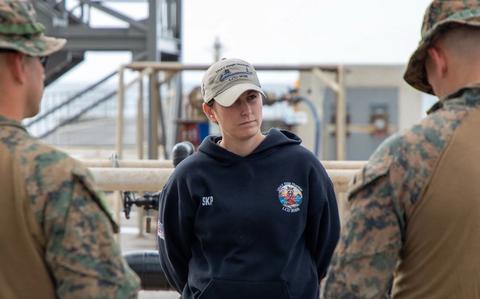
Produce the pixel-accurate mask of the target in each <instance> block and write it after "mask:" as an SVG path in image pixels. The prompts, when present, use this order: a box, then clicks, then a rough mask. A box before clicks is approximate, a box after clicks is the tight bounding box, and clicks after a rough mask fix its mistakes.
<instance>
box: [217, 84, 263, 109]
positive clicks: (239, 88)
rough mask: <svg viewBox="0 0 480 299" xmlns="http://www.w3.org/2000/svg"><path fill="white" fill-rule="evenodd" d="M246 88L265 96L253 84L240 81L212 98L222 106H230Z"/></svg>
mask: <svg viewBox="0 0 480 299" xmlns="http://www.w3.org/2000/svg"><path fill="white" fill-rule="evenodd" d="M247 90H255V91H258V92H259V93H261V94H263V96H265V93H264V92H263V90H262V89H261V88H260V87H258V86H257V85H255V84H252V83H241V84H237V85H234V86H232V87H230V88H229V89H227V90H225V91H224V92H222V93H220V94H219V95H217V96H216V97H215V98H214V99H215V102H217V103H218V104H220V105H222V106H223V107H230V106H232V104H233V103H235V101H236V100H237V99H238V97H239V96H241V95H242V93H244V92H245V91H247Z"/></svg>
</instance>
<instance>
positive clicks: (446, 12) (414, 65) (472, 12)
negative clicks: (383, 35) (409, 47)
mask: <svg viewBox="0 0 480 299" xmlns="http://www.w3.org/2000/svg"><path fill="white" fill-rule="evenodd" d="M452 26H470V27H480V0H468V1H464V0H434V1H433V2H432V3H431V4H430V6H429V7H428V8H427V11H426V12H425V17H424V19H423V25H422V40H421V41H420V43H419V45H418V48H417V49H416V50H415V52H414V53H413V54H412V56H411V57H410V61H409V62H408V66H407V70H406V72H405V75H404V77H403V78H404V79H405V81H406V82H407V83H408V84H410V85H411V86H413V87H414V88H416V89H418V90H420V91H423V92H426V93H430V94H433V90H432V87H431V86H430V84H429V83H428V80H427V72H426V70H425V60H426V58H427V49H428V48H429V47H430V46H431V45H432V43H433V42H434V41H435V40H436V39H437V38H438V37H439V36H440V35H441V34H442V33H444V32H445V30H448V29H449V28H451V27H452Z"/></svg>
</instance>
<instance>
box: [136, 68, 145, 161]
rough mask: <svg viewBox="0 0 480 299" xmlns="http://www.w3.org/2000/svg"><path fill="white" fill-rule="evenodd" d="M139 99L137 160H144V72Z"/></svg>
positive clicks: (141, 77)
mask: <svg viewBox="0 0 480 299" xmlns="http://www.w3.org/2000/svg"><path fill="white" fill-rule="evenodd" d="M139 76H140V77H139V79H140V80H139V81H138V87H139V88H138V98H137V158H138V159H140V160H142V159H143V134H144V129H143V119H144V118H143V72H140V73H139Z"/></svg>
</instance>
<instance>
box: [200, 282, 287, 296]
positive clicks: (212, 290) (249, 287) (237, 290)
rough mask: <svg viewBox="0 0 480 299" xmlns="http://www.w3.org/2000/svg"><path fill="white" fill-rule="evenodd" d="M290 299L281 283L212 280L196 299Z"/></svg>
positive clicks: (285, 287) (283, 283)
mask: <svg viewBox="0 0 480 299" xmlns="http://www.w3.org/2000/svg"><path fill="white" fill-rule="evenodd" d="M226 298H228V299H246V298H248V299H267V298H276V299H291V297H290V295H289V293H288V288H287V285H286V284H285V282H283V281H239V280H225V279H213V280H212V281H211V282H210V283H209V284H208V285H207V287H206V288H205V290H203V292H202V294H200V297H198V299H226Z"/></svg>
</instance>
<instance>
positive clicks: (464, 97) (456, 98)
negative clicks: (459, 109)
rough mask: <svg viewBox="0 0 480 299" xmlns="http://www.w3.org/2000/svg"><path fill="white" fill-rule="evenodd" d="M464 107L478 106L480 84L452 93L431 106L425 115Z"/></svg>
mask: <svg viewBox="0 0 480 299" xmlns="http://www.w3.org/2000/svg"><path fill="white" fill-rule="evenodd" d="M454 105H464V106H469V107H474V106H479V105H480V83H476V84H472V85H469V86H466V87H463V88H461V89H459V90H457V91H455V92H454V93H452V94H450V95H448V96H447V97H445V99H443V100H440V101H438V102H436V103H435V104H433V106H432V107H431V108H430V109H429V110H428V111H427V114H430V113H433V112H435V111H437V110H439V109H442V108H444V107H449V106H454Z"/></svg>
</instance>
